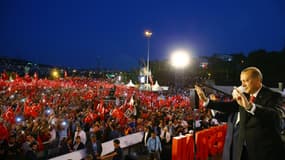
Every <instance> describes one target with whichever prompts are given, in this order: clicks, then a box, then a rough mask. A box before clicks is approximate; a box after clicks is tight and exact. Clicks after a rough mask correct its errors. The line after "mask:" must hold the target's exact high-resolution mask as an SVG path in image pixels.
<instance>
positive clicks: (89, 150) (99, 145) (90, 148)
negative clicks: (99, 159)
mask: <svg viewBox="0 0 285 160" xmlns="http://www.w3.org/2000/svg"><path fill="white" fill-rule="evenodd" d="M96 145H97V153H98V155H99V156H100V155H101V153H102V143H101V142H100V140H97V141H96ZM86 150H87V153H88V154H92V156H93V159H96V155H95V152H94V149H93V144H92V142H91V141H89V142H88V143H87V146H86Z"/></svg>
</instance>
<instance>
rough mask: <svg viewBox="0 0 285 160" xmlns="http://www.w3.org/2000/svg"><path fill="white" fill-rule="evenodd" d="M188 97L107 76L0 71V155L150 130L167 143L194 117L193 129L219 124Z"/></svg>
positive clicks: (50, 152)
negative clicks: (10, 74)
mask: <svg viewBox="0 0 285 160" xmlns="http://www.w3.org/2000/svg"><path fill="white" fill-rule="evenodd" d="M188 96H189V95H188V92H182V94H172V93H168V92H167V91H165V92H149V91H140V90H138V89H137V88H133V87H126V86H125V85H118V84H114V83H111V82H109V81H107V80H100V81H98V80H94V79H90V78H82V77H81V78H76V77H73V78H71V77H65V78H61V79H55V80H48V79H39V78H38V77H37V76H36V74H35V75H34V76H30V75H28V74H26V75H25V76H23V77H20V76H18V75H17V74H16V73H15V76H14V78H13V79H9V78H7V75H6V73H2V75H1V79H0V115H1V119H0V128H1V129H0V157H1V158H4V159H28V158H30V157H37V159H41V158H47V157H48V158H50V157H54V156H59V155H62V154H66V153H70V152H73V151H76V150H79V149H82V148H87V151H88V144H89V143H90V142H92V137H93V139H95V140H97V141H99V142H100V143H103V142H106V141H109V140H113V139H116V138H118V137H121V136H125V135H128V134H131V133H135V132H139V131H144V132H145V131H146V130H149V129H151V130H152V131H153V132H154V133H156V135H158V136H159V137H160V138H161V141H162V142H163V143H162V144H163V145H165V146H166V145H167V144H171V138H172V137H174V136H178V135H181V134H187V133H189V132H191V131H192V130H193V121H194V120H195V122H196V123H194V124H195V127H196V129H197V130H201V129H203V128H208V127H209V126H212V125H219V123H220V122H219V121H217V120H215V119H213V117H212V115H211V112H210V111H208V110H205V109H203V108H196V109H193V108H191V107H190V104H191V102H190V98H189V97H188ZM166 132H167V135H169V138H167V139H166V137H164V135H165V133H166ZM170 146H171V145H170ZM170 153H171V152H170ZM168 157H169V156H168Z"/></svg>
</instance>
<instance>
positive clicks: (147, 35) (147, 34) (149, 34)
mask: <svg viewBox="0 0 285 160" xmlns="http://www.w3.org/2000/svg"><path fill="white" fill-rule="evenodd" d="M144 35H145V36H146V37H147V38H150V37H151V35H152V32H151V31H148V30H146V31H145V32H144Z"/></svg>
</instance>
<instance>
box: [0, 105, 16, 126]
mask: <svg viewBox="0 0 285 160" xmlns="http://www.w3.org/2000/svg"><path fill="white" fill-rule="evenodd" d="M3 119H4V120H6V121H7V122H9V123H11V124H14V123H15V122H16V121H15V113H14V111H13V109H12V108H11V107H9V108H8V109H7V111H6V112H5V113H4V114H3Z"/></svg>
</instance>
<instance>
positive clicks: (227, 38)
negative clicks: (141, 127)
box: [0, 0, 285, 70]
mask: <svg viewBox="0 0 285 160" xmlns="http://www.w3.org/2000/svg"><path fill="white" fill-rule="evenodd" d="M284 6H285V1H284V0H239V1H228V0H216V1H212V0H204V1H203V0H202V1H194V0H178V1H167V0H166V1H165V0H164V1H151V0H144V1H140V0H135V1H134V0H120V1H117V0H109V1H108V0H104V1H103V0H86V1H78V0H48V1H31V0H25V1H21V0H13V1H10V0H2V1H0V56H6V57H11V58H20V59H26V60H31V61H33V62H35V63H41V64H51V65H59V66H66V67H75V68H97V67H98V62H99V63H100V67H101V68H110V69H124V70H126V69H131V68H134V67H137V66H138V61H139V60H141V59H146V57H147V39H146V38H145V37H144V31H145V30H146V29H149V30H151V31H152V32H153V35H152V37H151V39H150V59H151V60H155V59H167V58H168V57H169V54H170V53H171V52H172V51H174V50H175V49H180V48H183V49H188V50H189V51H190V52H191V54H193V55H194V56H203V55H206V56H210V55H212V54H214V53H222V54H231V53H240V52H242V53H244V54H248V52H250V51H254V50H258V49H265V50H267V51H280V50H281V49H283V48H284V47H285V10H284Z"/></svg>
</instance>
